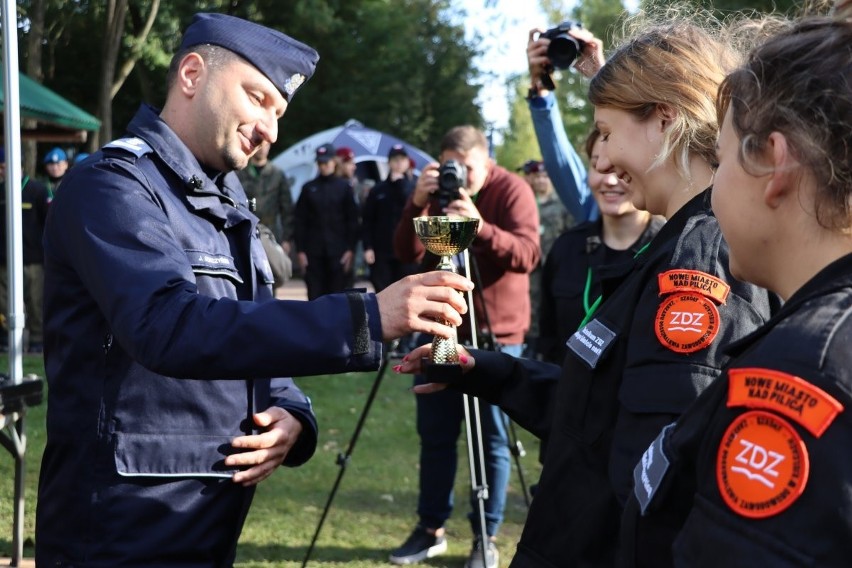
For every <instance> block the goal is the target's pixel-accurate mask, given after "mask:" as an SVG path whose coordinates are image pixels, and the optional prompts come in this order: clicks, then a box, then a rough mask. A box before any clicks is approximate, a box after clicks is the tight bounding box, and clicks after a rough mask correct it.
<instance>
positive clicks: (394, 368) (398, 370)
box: [393, 365, 402, 373]
mask: <svg viewBox="0 0 852 568" xmlns="http://www.w3.org/2000/svg"><path fill="white" fill-rule="evenodd" d="M401 371H402V365H394V366H393V372H394V373H399V372H401Z"/></svg>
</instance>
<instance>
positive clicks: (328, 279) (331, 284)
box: [305, 255, 346, 300]
mask: <svg viewBox="0 0 852 568" xmlns="http://www.w3.org/2000/svg"><path fill="white" fill-rule="evenodd" d="M305 284H306V285H307V287H308V300H314V299H316V298H319V297H320V296H324V295H325V294H333V293H335V292H340V291H342V290H345V289H346V273H345V272H343V266H342V265H341V264H340V256H324V255H308V267H307V269H306V270H305Z"/></svg>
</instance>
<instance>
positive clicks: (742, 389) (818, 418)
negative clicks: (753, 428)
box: [728, 368, 843, 438]
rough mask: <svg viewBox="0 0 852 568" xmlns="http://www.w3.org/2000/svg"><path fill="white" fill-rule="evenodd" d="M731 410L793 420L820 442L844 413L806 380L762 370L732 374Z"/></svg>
mask: <svg viewBox="0 0 852 568" xmlns="http://www.w3.org/2000/svg"><path fill="white" fill-rule="evenodd" d="M728 377H729V379H730V381H729V382H728V406H729V407H734V406H745V407H748V408H765V409H767V410H774V411H775V412H777V413H779V414H783V415H784V416H786V417H787V418H792V419H793V420H795V421H796V422H798V423H799V424H801V425H802V427H804V428H805V429H806V430H807V431H808V432H810V433H811V434H813V435H814V436H816V437H817V438H819V437H820V436H822V435H823V433H824V432H825V431H826V429H827V428H828V427H829V426H830V425H831V423H832V422H833V421H834V419H835V417H836V416H837V415H838V414H840V413H841V412H843V405H842V404H841V403H840V402H838V401H837V399H835V398H834V397H833V396H831V395H830V394H828V393H827V392H825V391H824V390H822V389H821V388H819V387H817V386H815V385H812V384H811V383H809V382H807V381H806V380H804V379H801V378H799V377H797V376H795V375H790V374H788V373H782V372H781V371H775V370H772V369H761V368H744V369H730V370H728Z"/></svg>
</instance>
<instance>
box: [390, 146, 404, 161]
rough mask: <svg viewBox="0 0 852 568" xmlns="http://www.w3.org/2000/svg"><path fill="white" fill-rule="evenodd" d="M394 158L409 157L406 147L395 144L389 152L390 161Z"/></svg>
mask: <svg viewBox="0 0 852 568" xmlns="http://www.w3.org/2000/svg"><path fill="white" fill-rule="evenodd" d="M394 156H405V157H406V158H407V157H408V152H406V151H405V146H403V145H402V144H394V145H393V146H391V149H390V151H388V160H390V159H391V158H393V157H394Z"/></svg>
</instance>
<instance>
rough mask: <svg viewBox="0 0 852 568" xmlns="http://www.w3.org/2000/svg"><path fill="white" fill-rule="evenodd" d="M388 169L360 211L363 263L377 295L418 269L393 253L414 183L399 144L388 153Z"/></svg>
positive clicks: (406, 154) (403, 150)
mask: <svg viewBox="0 0 852 568" xmlns="http://www.w3.org/2000/svg"><path fill="white" fill-rule="evenodd" d="M388 169H389V171H388V177H387V179H386V180H384V181H382V182H380V183H378V184H376V186H375V187H374V188H373V189H372V190H371V191H370V193H369V194H368V195H367V201H366V202H365V203H364V208H363V210H362V217H363V224H362V241H363V243H364V259H365V260H366V262H367V265H368V266H369V267H370V281H371V282H372V284H373V288H374V289H375V290H376V291H377V292H378V291H380V290H384V289H385V288H387V287H388V286H389V285H390V284H391V283H392V282H396V281H397V280H399V279H400V278H402V277H404V276H408V275H409V274H414V273H415V272H417V269H418V267H417V265H416V264H414V263H407V262H401V261H400V260H399V258H397V256H396V253H395V252H394V250H393V234H394V231H395V230H396V226H397V224H398V223H399V221H400V219H401V218H402V210H403V209H404V208H405V202H406V201H408V198H409V196H410V195H411V192H412V191H414V185H415V183H416V182H417V179H416V178H415V177H414V175H413V173H412V172H411V170H410V168H409V160H408V153H407V152H406V151H405V147H404V146H403V145H402V144H398V145H394V146H392V147H391V149H390V151H389V152H388Z"/></svg>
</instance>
